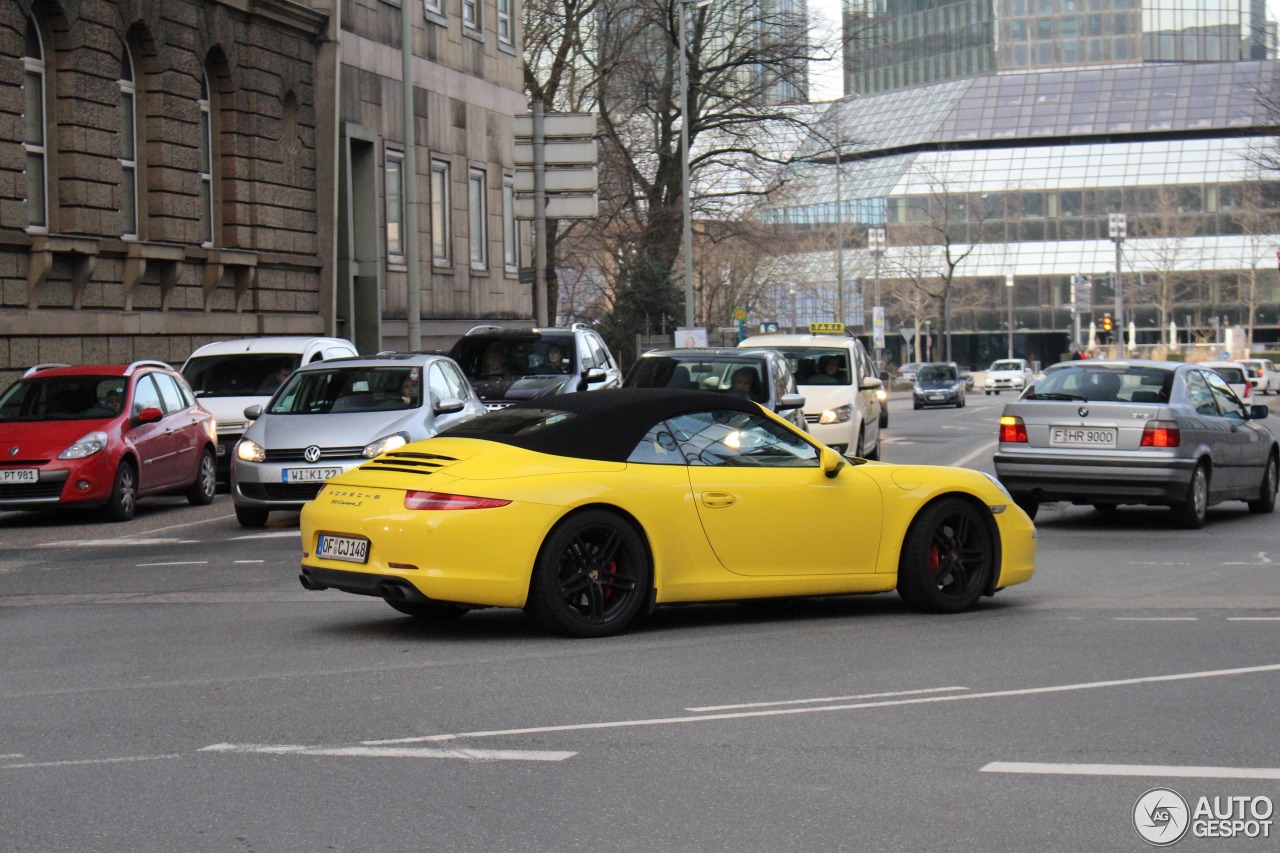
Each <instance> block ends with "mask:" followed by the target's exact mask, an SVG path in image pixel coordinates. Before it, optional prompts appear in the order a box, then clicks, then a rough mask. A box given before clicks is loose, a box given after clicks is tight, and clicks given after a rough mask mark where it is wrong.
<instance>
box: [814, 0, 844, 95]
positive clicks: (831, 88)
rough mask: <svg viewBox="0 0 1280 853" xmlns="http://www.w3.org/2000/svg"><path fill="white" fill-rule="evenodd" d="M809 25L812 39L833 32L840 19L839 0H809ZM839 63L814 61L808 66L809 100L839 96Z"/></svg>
mask: <svg viewBox="0 0 1280 853" xmlns="http://www.w3.org/2000/svg"><path fill="white" fill-rule="evenodd" d="M809 18H810V24H809V26H810V27H811V28H812V30H813V33H814V39H815V40H817V39H821V38H823V37H824V36H825V35H827V34H830V33H833V32H834V31H835V29H836V27H837V26H838V25H839V21H840V0H809ZM840 86H841V83H840V63H839V61H838V60H837V61H833V62H814V63H812V64H811V65H810V68H809V100H811V101H833V100H835V99H836V98H838V97H840V95H841V92H840Z"/></svg>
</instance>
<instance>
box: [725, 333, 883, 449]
mask: <svg viewBox="0 0 1280 853" xmlns="http://www.w3.org/2000/svg"><path fill="white" fill-rule="evenodd" d="M738 346H739V347H753V348H756V349H771V350H776V351H778V352H780V353H782V354H783V355H785V356H786V358H787V364H788V365H789V366H790V367H791V372H792V374H793V375H794V376H795V380H796V385H797V387H798V388H799V390H800V393H801V394H803V395H804V400H805V403H804V419H805V421H806V422H807V425H808V427H809V432H810V433H811V434H812V435H813V437H814V438H816V439H818V440H819V441H821V442H823V443H824V444H826V445H827V446H829V447H832V448H834V449H835V450H838V451H840V452H841V453H846V454H848V455H850V456H859V457H862V458H863V459H879V458H880V428H881V427H885V426H888V425H889V408H888V395H887V394H886V393H885V391H884V387H883V383H882V382H881V381H880V378H879V377H878V376H876V373H875V365H874V364H872V361H871V358H870V356H868V355H867V351H866V349H865V348H864V347H863V346H862V342H861V341H859V340H858V339H857V338H855V337H853V335H851V334H849V333H848V332H846V331H845V327H844V326H843V325H842V324H840V323H811V324H810V325H809V334H807V335H786V334H764V335H752V336H751V337H749V338H747V339H746V340H744V341H742V342H741V343H739V344H738Z"/></svg>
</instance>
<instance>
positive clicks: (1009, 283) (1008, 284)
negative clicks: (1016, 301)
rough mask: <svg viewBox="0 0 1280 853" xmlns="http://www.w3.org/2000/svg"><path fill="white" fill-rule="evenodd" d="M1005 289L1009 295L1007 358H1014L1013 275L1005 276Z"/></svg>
mask: <svg viewBox="0 0 1280 853" xmlns="http://www.w3.org/2000/svg"><path fill="white" fill-rule="evenodd" d="M1004 289H1005V290H1006V291H1008V293H1009V354H1008V355H1007V356H1006V358H1013V273H1012V272H1007V273H1005V274H1004Z"/></svg>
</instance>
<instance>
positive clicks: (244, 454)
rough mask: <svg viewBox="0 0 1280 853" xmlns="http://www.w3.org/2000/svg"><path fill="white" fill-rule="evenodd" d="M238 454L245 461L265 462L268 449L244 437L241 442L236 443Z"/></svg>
mask: <svg viewBox="0 0 1280 853" xmlns="http://www.w3.org/2000/svg"><path fill="white" fill-rule="evenodd" d="M236 456H238V457H240V458H241V459H243V460H244V461H245V462H265V461H267V449H266V448H265V447H263V446H262V445H260V444H258V443H257V442H256V441H250V440H249V439H247V438H242V439H240V443H239V444H237V445H236Z"/></svg>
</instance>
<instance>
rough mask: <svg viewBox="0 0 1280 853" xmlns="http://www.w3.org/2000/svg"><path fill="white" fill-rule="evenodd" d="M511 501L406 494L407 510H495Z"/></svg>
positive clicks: (434, 493)
mask: <svg viewBox="0 0 1280 853" xmlns="http://www.w3.org/2000/svg"><path fill="white" fill-rule="evenodd" d="M509 503H511V501H504V500H499V499H498V498H476V497H472V496H471V495H446V494H444V493H442V492H405V494H404V508H405V509H493V508H494V507H499V506H506V505H507V504H509Z"/></svg>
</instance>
